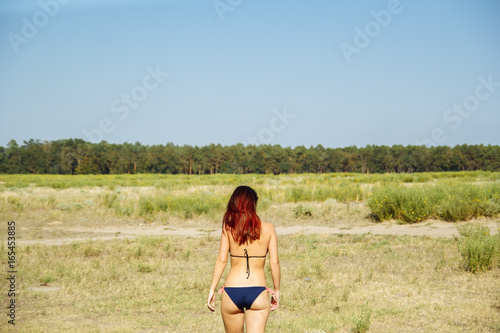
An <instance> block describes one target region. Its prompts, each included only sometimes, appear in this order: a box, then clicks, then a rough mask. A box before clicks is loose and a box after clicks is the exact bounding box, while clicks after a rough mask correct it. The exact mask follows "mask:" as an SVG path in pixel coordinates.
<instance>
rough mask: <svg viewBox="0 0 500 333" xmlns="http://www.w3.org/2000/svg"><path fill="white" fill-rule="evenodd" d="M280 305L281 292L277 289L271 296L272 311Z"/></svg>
mask: <svg viewBox="0 0 500 333" xmlns="http://www.w3.org/2000/svg"><path fill="white" fill-rule="evenodd" d="M279 305H280V292H279V291H275V292H274V294H272V296H271V311H274V310H276V309H277V308H278V306H279Z"/></svg>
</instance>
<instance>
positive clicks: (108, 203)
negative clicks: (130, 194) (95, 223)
mask: <svg viewBox="0 0 500 333" xmlns="http://www.w3.org/2000/svg"><path fill="white" fill-rule="evenodd" d="M97 198H98V199H99V202H100V203H101V205H103V206H104V207H107V208H111V207H113V204H114V203H115V201H116V199H117V198H118V194H116V193H113V192H108V193H103V194H99V195H98V196H97Z"/></svg>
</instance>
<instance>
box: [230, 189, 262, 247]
mask: <svg viewBox="0 0 500 333" xmlns="http://www.w3.org/2000/svg"><path fill="white" fill-rule="evenodd" d="M257 199H258V197H257V193H256V192H255V191H254V190H253V189H252V188H251V187H249V186H238V187H237V188H236V189H235V190H234V192H233V194H232V195H231V198H230V199H229V202H228V203H227V210H226V213H225V214H224V218H223V219H222V228H223V229H225V230H226V231H227V232H229V233H231V236H233V239H234V241H235V242H236V243H238V244H239V245H243V244H246V243H252V242H253V241H255V240H257V239H259V238H260V227H261V221H260V218H259V216H258V215H257V213H256V212H255V210H256V207H257Z"/></svg>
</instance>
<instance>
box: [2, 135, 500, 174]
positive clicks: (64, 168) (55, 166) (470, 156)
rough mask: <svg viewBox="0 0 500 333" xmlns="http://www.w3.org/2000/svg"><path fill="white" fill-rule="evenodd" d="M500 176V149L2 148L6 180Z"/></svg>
mask: <svg viewBox="0 0 500 333" xmlns="http://www.w3.org/2000/svg"><path fill="white" fill-rule="evenodd" d="M461 170H470V171H472V170H485V171H500V146H498V145H487V146H486V145H482V144H481V145H466V144H464V145H457V146H455V147H449V146H436V147H426V146H423V145H422V146H414V145H409V146H402V145H393V146H392V147H389V146H383V145H382V146H375V145H368V146H366V147H359V148H358V147H356V146H352V147H344V148H325V147H323V146H322V145H317V146H316V147H313V146H311V147H309V148H306V147H304V146H297V147H294V148H291V147H281V146H279V145H258V146H255V145H249V146H245V145H243V144H235V145H231V146H222V145H220V144H210V145H206V146H202V147H198V146H194V147H193V146H190V145H182V146H180V145H175V144H173V143H167V144H165V145H142V144H141V143H139V142H136V143H134V144H132V143H128V142H125V143H123V144H113V143H108V142H106V141H101V142H100V143H89V142H86V141H84V140H82V139H62V140H55V141H40V140H33V139H30V140H29V141H24V142H23V144H22V145H19V144H18V143H17V142H16V141H15V140H11V141H10V142H9V143H8V144H7V147H2V146H0V173H8V174H25V173H32V174H71V175H74V174H123V173H129V174H134V173H163V174H179V173H182V174H216V173H239V174H241V173H259V174H287V173H326V172H362V173H382V172H398V173H400V172H409V173H411V172H426V171H461Z"/></svg>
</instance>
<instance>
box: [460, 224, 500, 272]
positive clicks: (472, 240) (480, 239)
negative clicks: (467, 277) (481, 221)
mask: <svg viewBox="0 0 500 333" xmlns="http://www.w3.org/2000/svg"><path fill="white" fill-rule="evenodd" d="M458 232H459V234H460V237H459V239H458V250H459V252H460V254H461V256H462V259H463V264H464V267H465V270H467V271H470V272H472V273H480V272H484V271H487V270H489V269H491V267H492V266H493V262H494V260H495V259H496V257H497V256H498V249H499V245H500V237H499V235H495V236H492V235H491V234H490V230H489V229H488V228H487V227H485V226H481V225H478V224H471V223H467V224H464V225H461V226H459V227H458Z"/></svg>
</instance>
